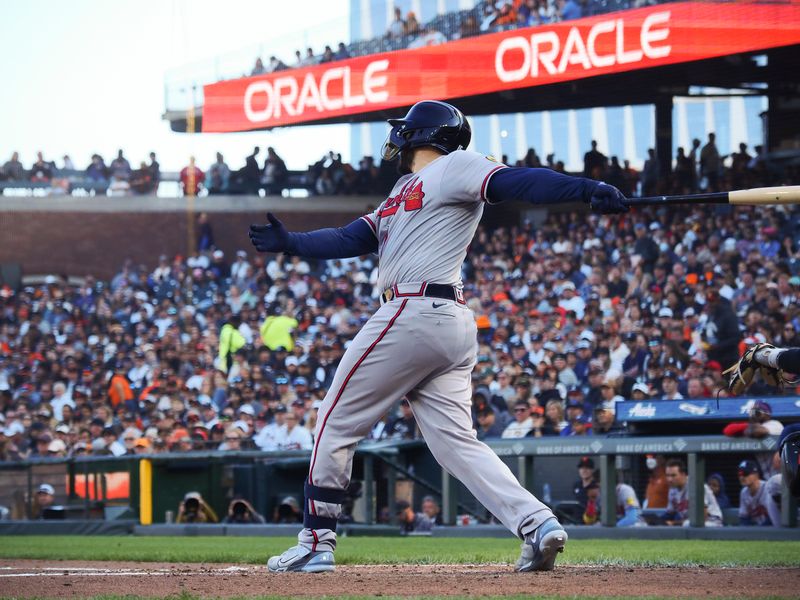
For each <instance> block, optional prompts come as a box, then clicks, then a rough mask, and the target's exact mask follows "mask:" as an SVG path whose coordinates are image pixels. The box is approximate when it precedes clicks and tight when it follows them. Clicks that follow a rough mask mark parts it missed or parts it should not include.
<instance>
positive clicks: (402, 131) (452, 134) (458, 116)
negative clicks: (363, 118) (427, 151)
mask: <svg viewBox="0 0 800 600" xmlns="http://www.w3.org/2000/svg"><path fill="white" fill-rule="evenodd" d="M389 125H391V126H392V130H391V131H390V132H389V135H388V136H387V138H386V142H384V144H383V149H382V150H381V156H382V157H383V159H384V160H392V159H393V158H394V157H395V156H397V155H398V154H399V153H400V152H402V151H403V150H410V149H412V148H419V147H420V146H432V147H434V148H436V149H437V150H441V151H442V152H444V153H445V154H450V153H451V152H453V151H454V150H458V149H459V148H466V147H467V146H468V145H469V141H470V139H472V130H471V129H470V126H469V123H468V122H467V118H466V117H465V116H464V114H463V113H462V112H461V111H460V110H458V109H457V108H456V107H455V106H451V105H450V104H447V103H446V102H438V101H437V100H423V101H422V102H417V103H416V104H415V105H414V106H412V107H411V108H410V109H409V111H408V113H407V114H406V116H405V117H403V118H402V119H389Z"/></svg>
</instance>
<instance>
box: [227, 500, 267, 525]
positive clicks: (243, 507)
mask: <svg viewBox="0 0 800 600" xmlns="http://www.w3.org/2000/svg"><path fill="white" fill-rule="evenodd" d="M222 522H223V523H226V524H232V525H263V524H264V523H266V521H265V520H264V517H262V516H261V515H260V514H259V513H258V511H257V510H256V509H255V508H253V505H252V504H250V503H249V502H248V501H247V500H245V499H244V498H242V497H241V496H236V497H235V498H234V499H233V500H231V503H230V504H229V505H228V513H227V514H226V515H225V518H224V519H222Z"/></svg>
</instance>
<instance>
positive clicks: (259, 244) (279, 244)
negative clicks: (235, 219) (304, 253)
mask: <svg viewBox="0 0 800 600" xmlns="http://www.w3.org/2000/svg"><path fill="white" fill-rule="evenodd" d="M267 221H269V223H268V224H267V225H255V224H253V225H250V243H251V244H253V246H255V249H256V250H258V251H259V252H289V250H290V245H291V234H290V233H289V232H288V231H286V228H285V227H284V226H283V223H281V222H280V221H279V220H278V218H277V217H276V216H275V215H273V214H272V213H267Z"/></svg>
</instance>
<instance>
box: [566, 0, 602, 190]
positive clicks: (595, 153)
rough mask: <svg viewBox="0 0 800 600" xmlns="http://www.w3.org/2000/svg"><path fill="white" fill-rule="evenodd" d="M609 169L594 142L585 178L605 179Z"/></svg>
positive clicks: (586, 159)
mask: <svg viewBox="0 0 800 600" xmlns="http://www.w3.org/2000/svg"><path fill="white" fill-rule="evenodd" d="M568 1H569V2H572V0H568ZM607 167H608V158H607V157H606V155H605V154H603V153H602V152H600V151H599V150H598V149H597V141H596V140H592V149H591V150H589V151H588V152H587V153H586V154H584V155H583V176H584V177H591V178H592V179H598V180H600V179H604V177H605V173H606V169H607Z"/></svg>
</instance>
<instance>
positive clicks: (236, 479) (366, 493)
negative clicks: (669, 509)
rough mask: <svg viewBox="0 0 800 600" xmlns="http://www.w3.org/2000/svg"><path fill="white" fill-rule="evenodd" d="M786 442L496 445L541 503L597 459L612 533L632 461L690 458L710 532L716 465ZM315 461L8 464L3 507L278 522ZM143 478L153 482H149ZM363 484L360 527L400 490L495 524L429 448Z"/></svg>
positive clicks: (361, 459) (408, 448) (370, 455)
mask: <svg viewBox="0 0 800 600" xmlns="http://www.w3.org/2000/svg"><path fill="white" fill-rule="evenodd" d="M777 441H778V440H777V438H775V437H767V438H764V439H761V440H755V439H746V438H738V439H737V438H729V437H724V436H677V437H676V436H672V437H619V438H602V437H581V438H538V439H535V438H523V439H514V440H511V439H509V440H505V439H498V440H487V444H488V445H489V446H490V447H491V448H492V449H493V450H494V451H495V452H496V453H497V454H498V456H500V457H501V458H502V459H503V460H504V462H505V463H506V464H508V465H509V467H510V468H511V469H512V471H513V472H514V473H515V475H516V476H517V477H518V479H519V481H520V482H521V483H522V484H523V485H524V486H525V487H526V488H527V489H529V490H531V491H533V492H534V493H536V495H537V496H539V497H540V498H542V497H543V486H544V483H546V480H549V481H552V482H553V486H552V488H553V489H554V490H558V489H559V486H558V485H556V484H557V483H560V485H561V488H560V489H569V486H570V485H571V483H572V481H574V479H575V471H574V465H573V464H572V463H574V462H575V460H574V459H575V457H582V456H591V457H592V459H593V460H594V462H595V464H596V466H597V468H598V469H599V471H600V476H601V481H600V486H601V514H600V523H601V524H602V525H604V526H606V527H614V526H615V524H616V509H615V506H616V497H615V486H616V483H617V473H618V470H619V469H620V465H622V471H621V472H625V471H628V472H629V471H630V468H629V467H630V464H628V468H626V466H625V464H626V458H627V459H634V461H632V462H635V461H636V459H641V458H642V457H643V456H644V455H646V454H662V455H665V456H677V457H685V459H686V463H687V466H688V471H689V478H690V480H689V481H690V489H689V507H690V516H689V520H690V524H691V526H693V527H703V524H704V515H703V503H702V501H700V502H698V501H697V500H698V499H702V498H703V484H704V482H705V479H706V474H707V473H706V471H707V469H706V465H707V462H708V461H709V460H713V459H715V458H719V457H720V456H722V455H735V456H736V458H735V459H732V461H734V460H735V461H738V460H740V459H741V458H742V457H752V456H753V455H754V454H756V455H759V454H760V455H765V454H768V453H773V452H775V450H776V448H777ZM308 460H309V453H308V452H304V451H286V452H256V451H241V452H189V453H180V454H179V453H164V454H153V455H142V456H123V457H85V458H83V457H82V458H69V459H39V460H28V461H22V462H5V463H0V505H5V506H8V507H9V508H13V509H14V510H12V513H11V516H12V517H13V518H16V519H30V518H32V517H34V516H36V515H35V512H36V511H35V507H34V496H35V493H36V490H37V489H38V486H39V485H41V484H42V483H49V484H51V485H53V486H54V487H55V488H56V503H55V504H56V507H55V508H51V509H49V510H50V511H51V513H50V514H49V515H48V517H49V518H55V519H84V520H86V519H106V520H109V519H115V518H126V517H127V518H135V519H137V520H138V521H139V522H142V523H145V524H149V523H163V522H165V521H168V520H169V519H168V515H169V514H170V513H172V514H173V515H174V514H175V511H176V510H177V506H178V505H179V504H180V502H181V500H182V498H183V495H184V494H185V493H186V492H187V491H199V492H200V493H202V494H203V496H204V498H206V500H207V501H208V502H209V504H210V505H211V506H213V507H214V509H215V510H216V511H217V513H218V514H219V515H220V516H221V517H222V516H224V514H225V510H226V509H227V505H228V502H229V501H230V499H231V498H232V497H233V496H234V495H238V496H242V497H245V498H248V499H249V500H251V501H252V503H253V504H254V506H256V508H257V509H258V510H259V511H260V512H262V513H263V514H264V516H265V517H266V518H267V520H268V521H271V520H272V517H273V515H274V514H275V510H276V507H277V505H278V503H279V502H280V500H281V498H283V497H285V496H289V495H292V496H295V497H296V498H302V489H303V480H304V479H305V476H306V474H307V469H308ZM143 474H144V477H146V478H148V481H147V482H145V481H143V480H142V477H143ZM353 480H354V481H357V482H359V483H360V492H359V491H358V490H356V491H355V492H354V493H353V502H354V503H358V505H359V506H358V511H356V512H357V513H358V514H356V516H357V517H358V518H357V521H359V522H362V523H364V524H367V525H371V524H376V523H379V522H384V523H385V520H386V519H381V518H380V512H381V509H382V508H383V511H384V514H388V516H389V521H390V522H392V521H393V516H394V515H395V512H396V511H395V507H396V502H397V497H396V495H397V490H398V482H399V481H403V482H405V484H406V485H405V488H404V489H405V490H406V491H408V490H413V492H412V496H411V497H413V498H416V499H420V498H421V497H423V496H425V495H433V496H434V497H437V498H440V499H441V506H442V520H443V523H444V524H445V525H453V524H455V523H456V519H457V517H459V516H460V517H461V518H462V519H464V520H469V521H470V522H475V521H482V520H485V519H486V516H487V515H486V513H485V511H484V510H483V509H482V507H481V506H480V505H478V504H477V502H476V501H475V499H474V498H473V497H472V496H471V494H469V493H468V492H467V491H466V490H465V488H464V487H463V485H462V484H460V483H458V482H457V481H456V480H455V479H454V478H452V477H451V476H450V475H449V474H448V473H447V472H445V471H443V470H442V469H441V468H440V467H439V466H438V464H437V463H436V462H435V460H434V459H433V457H432V456H431V455H430V452H429V451H428V450H427V447H426V446H425V444H424V442H422V441H420V440H410V441H399V442H398V441H384V442H373V443H362V444H360V445H359V446H358V448H357V450H356V454H355V459H354V473H353ZM400 487H402V486H400ZM547 487H548V489H549V488H550V486H549V484H548V486H547ZM736 487H737V489H738V486H736ZM729 491H730V490H729ZM544 495H547V493H545V494H544ZM558 496H559V494H558V493H556V494H555V495H554V497H553V498H552V500H551V499H550V498H545V499H546V500H551V501H552V503H553V504H555V502H556V501H557V500H560V499H566V498H565V497H564V494H563V493H561V494H560V496H561V497H560V498H559V497H558ZM781 511H782V523H781V525H782V526H784V527H796V526H797V502H796V500H794V499H793V498H791V496H790V495H789V494H788V491H787V490H786V486H785V485H784V489H783V494H782V502H781Z"/></svg>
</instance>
